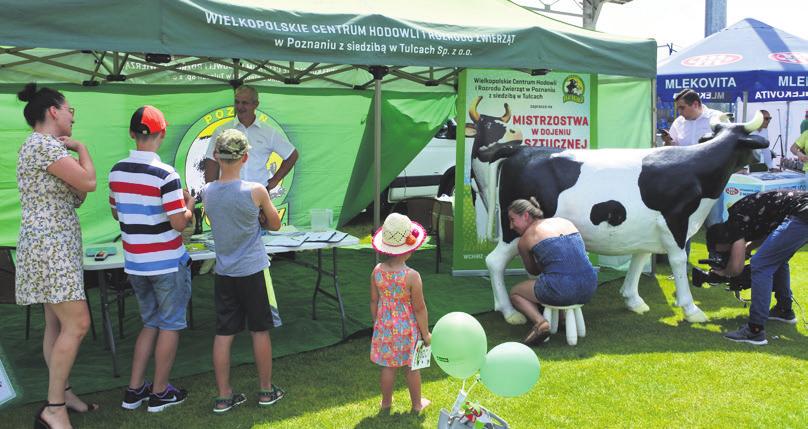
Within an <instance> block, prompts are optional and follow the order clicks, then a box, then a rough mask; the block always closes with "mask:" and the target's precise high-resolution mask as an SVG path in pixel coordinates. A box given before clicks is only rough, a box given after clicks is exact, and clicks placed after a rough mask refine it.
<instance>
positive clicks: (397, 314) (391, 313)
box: [370, 213, 432, 413]
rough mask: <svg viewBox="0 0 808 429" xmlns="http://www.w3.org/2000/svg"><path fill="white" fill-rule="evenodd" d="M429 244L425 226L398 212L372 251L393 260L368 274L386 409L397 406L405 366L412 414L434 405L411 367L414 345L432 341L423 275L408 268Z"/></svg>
mask: <svg viewBox="0 0 808 429" xmlns="http://www.w3.org/2000/svg"><path fill="white" fill-rule="evenodd" d="M425 240H426V231H425V230H424V228H423V227H422V226H421V225H419V224H418V223H416V222H412V221H410V219H409V218H408V217H407V216H404V215H401V214H398V213H391V214H390V215H389V216H387V219H385V220H384V225H383V226H382V227H381V228H380V229H379V230H378V231H377V232H376V234H375V235H374V236H373V248H374V249H376V251H377V252H379V253H382V254H385V255H388V256H389V258H387V260H386V261H384V262H382V263H380V264H378V265H376V267H375V268H374V269H373V273H372V274H371V276H370V314H371V316H372V317H373V339H372V340H371V343H370V360H371V361H373V363H376V364H378V365H380V366H381V367H382V371H381V376H380V378H379V384H380V386H381V390H382V402H381V409H382V411H385V410H389V409H390V406H391V405H392V403H393V386H394V385H395V380H396V372H397V370H398V368H401V367H405V368H406V369H405V377H406V379H407V388H408V389H409V391H410V399H411V400H412V411H413V412H416V413H419V412H420V411H421V410H422V409H423V408H425V407H426V406H428V405H429V404H430V401H429V400H428V399H426V398H422V397H421V373H420V372H419V371H418V370H414V371H413V370H412V369H410V368H409V367H410V363H411V360H412V352H413V349H414V348H415V343H416V342H417V341H418V340H419V339H422V340H423V341H424V343H425V344H427V345H428V344H429V343H430V341H431V339H432V335H431V334H430V333H429V316H428V315H427V310H426V303H425V302H424V292H423V285H422V284H421V275H420V274H418V271H415V270H413V269H412V268H410V267H408V266H407V264H406V262H407V259H409V258H410V255H411V254H412V252H413V251H415V249H417V248H419V247H421V245H422V244H423V243H424V241H425Z"/></svg>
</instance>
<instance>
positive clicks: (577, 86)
mask: <svg viewBox="0 0 808 429" xmlns="http://www.w3.org/2000/svg"><path fill="white" fill-rule="evenodd" d="M563 85H564V98H563V99H562V101H563V102H564V103H567V102H570V101H571V102H573V103H578V104H583V103H584V91H585V90H586V87H585V86H584V81H583V79H581V77H580V76H578V75H574V74H573V75H569V76H567V77H565V78H564V83H563Z"/></svg>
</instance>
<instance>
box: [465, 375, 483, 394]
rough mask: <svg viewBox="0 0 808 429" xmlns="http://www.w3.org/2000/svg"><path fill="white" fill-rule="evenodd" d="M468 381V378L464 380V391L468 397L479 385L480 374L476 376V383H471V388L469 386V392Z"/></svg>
mask: <svg viewBox="0 0 808 429" xmlns="http://www.w3.org/2000/svg"><path fill="white" fill-rule="evenodd" d="M466 380H468V379H467V378H464V379H463V391H464V392H466V395H468V394H469V393H471V389H473V388H474V386H476V385H477V382H478V381H480V374H474V382H473V383H471V386H469V388H468V390H466Z"/></svg>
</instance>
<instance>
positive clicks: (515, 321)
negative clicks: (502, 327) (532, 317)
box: [504, 310, 527, 325]
mask: <svg viewBox="0 0 808 429" xmlns="http://www.w3.org/2000/svg"><path fill="white" fill-rule="evenodd" d="M504 316H505V321H506V322H508V324H509V325H524V324H525V323H527V319H526V318H525V315H524V314H522V313H520V312H518V311H516V310H514V311H513V312H511V313H509V314H504Z"/></svg>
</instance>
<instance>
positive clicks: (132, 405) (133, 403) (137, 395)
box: [121, 381, 152, 410]
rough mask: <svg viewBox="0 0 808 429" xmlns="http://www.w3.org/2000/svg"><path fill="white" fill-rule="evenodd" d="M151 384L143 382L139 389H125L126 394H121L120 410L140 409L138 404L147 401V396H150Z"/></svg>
mask: <svg viewBox="0 0 808 429" xmlns="http://www.w3.org/2000/svg"><path fill="white" fill-rule="evenodd" d="M151 386H152V385H151V383H149V382H148V381H145V382H143V386H140V389H131V388H128V387H127V388H126V392H124V394H123V402H121V408H123V409H126V410H136V409H138V408H139V407H140V404H141V403H143V402H145V401H148V400H149V395H150V394H151Z"/></svg>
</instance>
